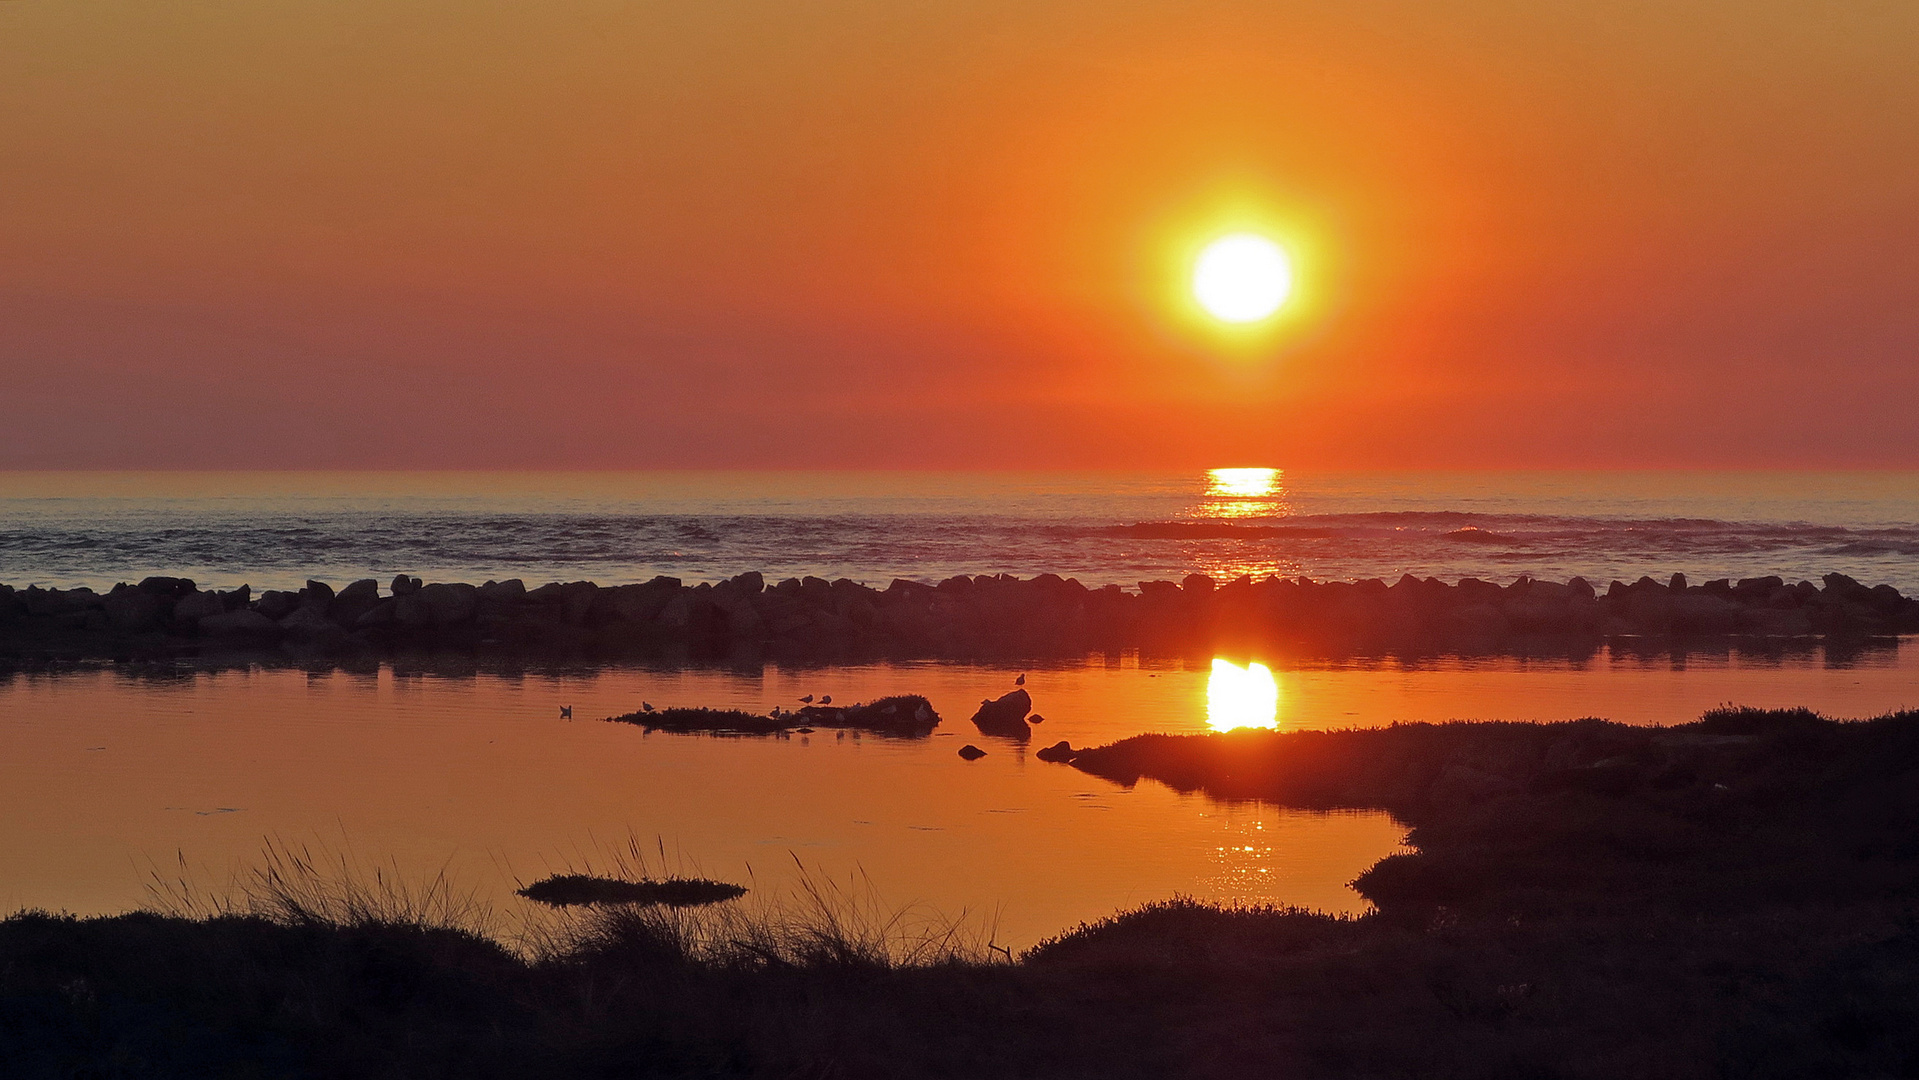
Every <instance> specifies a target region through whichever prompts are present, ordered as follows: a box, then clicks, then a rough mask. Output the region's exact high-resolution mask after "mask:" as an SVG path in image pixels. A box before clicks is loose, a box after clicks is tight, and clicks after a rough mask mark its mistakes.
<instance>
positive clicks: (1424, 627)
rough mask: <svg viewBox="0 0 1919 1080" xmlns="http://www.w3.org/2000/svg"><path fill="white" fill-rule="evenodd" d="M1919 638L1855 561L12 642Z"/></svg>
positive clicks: (20, 651)
mask: <svg viewBox="0 0 1919 1080" xmlns="http://www.w3.org/2000/svg"><path fill="white" fill-rule="evenodd" d="M1914 632H1919V601H1915V600H1913V599H1909V598H1907V597H1904V596H1901V595H1900V594H1899V592H1898V590H1896V589H1894V588H1893V587H1892V586H1890V585H1876V586H1867V585H1864V584H1862V583H1860V582H1858V581H1855V580H1853V579H1852V578H1849V577H1846V576H1845V575H1842V574H1828V575H1826V576H1825V578H1824V579H1823V581H1822V582H1821V583H1819V584H1814V583H1813V582H1810V581H1799V582H1787V581H1784V580H1782V579H1780V578H1777V577H1766V578H1749V579H1744V580H1740V581H1731V580H1718V581H1708V582H1705V583H1703V584H1698V585H1694V584H1689V583H1688V582H1687V581H1686V579H1685V578H1684V577H1683V576H1682V575H1677V574H1675V575H1673V577H1672V578H1671V579H1669V580H1666V581H1656V580H1653V579H1651V578H1641V579H1639V580H1638V581H1636V582H1631V583H1628V582H1621V581H1614V582H1611V583H1610V584H1608V585H1607V586H1605V587H1604V588H1603V589H1596V588H1594V587H1593V586H1592V585H1591V584H1590V583H1588V582H1586V581H1585V580H1583V579H1580V578H1574V579H1572V580H1571V581H1567V582H1554V581H1535V580H1532V579H1530V578H1525V577H1521V578H1519V579H1518V580H1516V581H1513V582H1511V583H1509V584H1506V585H1499V584H1495V583H1493V582H1488V581H1480V580H1475V579H1471V578H1467V579H1464V580H1461V581H1458V582H1443V581H1439V580H1437V579H1434V578H1415V577H1412V576H1410V575H1409V576H1406V577H1402V578H1400V579H1399V580H1398V581H1397V582H1392V583H1388V582H1386V581H1383V580H1380V579H1376V578H1375V579H1370V580H1366V581H1355V582H1315V581H1312V580H1310V579H1306V578H1297V579H1289V578H1267V579H1263V580H1258V581H1255V580H1253V579H1252V578H1250V577H1241V578H1239V579H1237V580H1234V581H1230V582H1226V583H1223V584H1222V583H1220V582H1218V581H1216V580H1214V579H1212V578H1209V577H1206V576H1203V575H1198V574H1194V575H1191V576H1189V577H1187V578H1186V579H1185V580H1183V581H1179V582H1172V581H1146V582H1140V583H1139V585H1138V587H1137V589H1132V590H1128V589H1122V588H1120V587H1119V586H1117V585H1108V586H1105V587H1103V588H1089V587H1087V586H1085V585H1083V584H1081V583H1080V582H1078V581H1076V580H1072V579H1063V578H1060V577H1058V576H1057V575H1053V574H1041V575H1039V576H1037V577H1031V578H1023V579H1022V578H1016V577H1013V576H1011V575H998V576H983V575H982V576H978V577H970V578H969V577H954V578H949V579H948V580H946V581H942V582H940V583H938V584H937V585H928V584H925V583H922V582H916V581H907V580H896V581H894V582H893V583H892V584H891V585H889V586H887V587H886V588H883V589H876V588H872V587H870V586H867V585H864V584H861V583H858V582H854V581H850V580H846V579H841V580H838V581H827V580H824V579H821V578H815V577H808V578H798V579H788V580H785V581H780V582H776V583H773V584H768V583H767V582H766V581H765V580H764V579H763V578H762V576H761V575H760V574H758V573H746V574H741V575H739V576H737V577H733V578H729V579H726V580H724V581H719V582H710V583H708V582H702V583H698V584H693V585H688V584H686V583H684V582H682V581H680V580H678V579H676V578H670V577H658V578H654V579H653V580H651V581H648V582H644V583H640V584H630V585H615V586H600V585H597V584H595V583H593V582H590V581H576V582H563V583H553V584H547V585H541V586H538V587H536V588H528V587H527V586H526V584H525V583H524V582H522V581H519V580H517V579H516V580H508V581H488V582H486V583H484V584H481V585H473V584H467V583H459V582H436V583H431V584H429V583H426V582H423V581H421V580H420V579H418V578H414V577H408V576H405V575H401V576H398V577H395V578H393V579H392V581H391V582H390V583H389V584H388V585H387V586H386V587H385V589H384V590H383V589H382V587H381V586H380V584H379V583H378V582H377V581H375V580H373V579H370V578H369V579H364V580H360V581H355V582H352V583H351V584H348V585H346V586H344V587H343V588H340V589H338V590H336V589H334V588H333V587H332V586H331V585H329V584H327V583H325V582H320V581H309V582H308V583H307V584H306V587H305V588H302V589H300V590H298V591H280V590H274V591H266V592H261V593H258V594H255V593H254V592H253V591H252V590H251V589H249V588H248V587H246V586H241V587H240V588H237V589H232V590H224V591H216V590H205V589H201V588H199V587H198V586H197V585H196V584H195V583H194V582H193V581H191V580H188V579H185V578H176V577H149V578H147V579H145V580H143V581H140V582H139V583H137V584H122V585H118V586H115V587H114V588H113V589H112V590H110V591H108V592H105V593H99V592H95V591H94V590H91V589H84V588H82V589H65V590H62V589H44V588H38V587H27V588H14V587H11V586H6V585H0V655H8V656H14V657H36V656H68V655H92V656H118V655H124V654H130V653H137V654H143V655H144V654H168V653H193V652H196V651H203V650H207V649H223V648H231V647H242V648H245V647H256V646H259V645H263V644H273V645H277V644H280V643H293V644H296V645H299V646H303V647H306V648H310V649H315V650H319V651H343V652H350V651H365V650H372V651H381V650H389V649H400V648H416V647H436V648H438V647H454V648H474V649H501V650H518V651H527V652H537V653H542V654H561V655H580V656H595V655H603V654H625V653H635V652H645V651H649V650H660V649H671V648H689V649H694V650H708V651H716V652H722V653H723V652H726V651H729V650H737V649H740V648H743V647H749V648H750V647H768V648H794V649H804V650H812V651H820V650H832V651H842V652H869V653H875V654H907V655H962V654H976V653H980V652H991V651H1023V652H1028V653H1035V654H1038V653H1065V652H1075V651H1085V650H1092V649H1119V648H1136V647H1143V648H1153V649H1169V650H1170V649H1199V648H1207V647H1213V646H1221V647H1225V646H1249V645H1251V646H1261V645H1263V646H1271V647H1286V646H1301V647H1308V648H1314V647H1319V648H1354V647H1390V648H1412V649H1421V650H1448V649H1461V650H1472V651H1497V650H1500V649H1503V648H1509V647H1517V646H1519V645H1522V644H1524V643H1526V642H1533V641H1540V640H1568V639H1577V640H1597V639H1601V638H1605V637H1609V636H1634V637H1643V638H1655V639H1665V638H1670V639H1692V638H1706V637H1721V636H1748V637H1762V638H1804V637H1811V636H1824V637H1841V638H1857V637H1869V636H1876V635H1891V634H1902V633H1914Z"/></svg>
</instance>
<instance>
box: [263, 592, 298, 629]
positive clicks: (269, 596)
mask: <svg viewBox="0 0 1919 1080" xmlns="http://www.w3.org/2000/svg"><path fill="white" fill-rule="evenodd" d="M299 607H300V594H299V593H294V592H287V591H285V590H284V589H268V590H267V591H266V592H263V593H261V594H260V598H259V599H258V600H255V601H254V602H253V610H255V611H257V612H259V613H260V614H262V615H265V616H266V617H267V618H269V619H272V620H273V621H274V622H279V621H280V620H281V619H284V618H286V617H287V616H288V615H291V614H293V613H294V611H296V610H298V609H299Z"/></svg>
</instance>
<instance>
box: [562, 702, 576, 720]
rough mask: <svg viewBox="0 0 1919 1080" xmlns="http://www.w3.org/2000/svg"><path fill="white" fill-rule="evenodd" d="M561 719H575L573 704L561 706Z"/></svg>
mask: <svg viewBox="0 0 1919 1080" xmlns="http://www.w3.org/2000/svg"><path fill="white" fill-rule="evenodd" d="M560 719H562V720H571V719H573V706H571V705H562V706H560Z"/></svg>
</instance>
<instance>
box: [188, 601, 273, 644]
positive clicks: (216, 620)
mask: <svg viewBox="0 0 1919 1080" xmlns="http://www.w3.org/2000/svg"><path fill="white" fill-rule="evenodd" d="M200 632H201V633H202V634H206V635H208V636H209V637H236V636H242V635H254V636H261V637H265V636H268V635H273V634H278V633H279V632H280V628H279V626H277V625H276V624H275V623H274V621H273V620H272V619H269V618H267V617H266V616H265V615H262V614H260V613H259V612H257V611H249V610H247V609H245V608H242V609H240V610H239V611H229V612H226V613H224V614H220V615H208V616H206V617H205V618H203V619H201V620H200Z"/></svg>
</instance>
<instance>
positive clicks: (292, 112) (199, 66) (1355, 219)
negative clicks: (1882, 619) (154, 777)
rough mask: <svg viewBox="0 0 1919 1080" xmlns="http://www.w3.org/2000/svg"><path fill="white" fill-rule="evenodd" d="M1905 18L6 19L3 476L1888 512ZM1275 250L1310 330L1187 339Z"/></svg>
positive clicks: (405, 1)
mask: <svg viewBox="0 0 1919 1080" xmlns="http://www.w3.org/2000/svg"><path fill="white" fill-rule="evenodd" d="M1914 56H1919V6H1916V5H1913V4H1911V3H1909V2H1905V0H1897V2H1880V3H1872V2H1856V3H1843V4H1840V3H1833V4H1826V3H1807V2H1802V0H1801V2H1791V3H1787V2H1778V0H1739V2H1724V0H1701V2H1695V3H1688V4H1683V5H1674V4H1671V3H1669V2H1641V3H1595V4H1559V3H1551V4H1546V3H1538V2H1536V0H1529V2H1461V0H1444V2H1433V0H1357V2H1353V3H1344V4H1339V5H1329V4H1304V3H1290V2H1277V3H1276V2H1272V0H1258V2H1252V0H1219V2H1213V3H1201V4H1193V3H1174V2H1139V0H1099V2H1092V0H1084V2H1082V0H1045V2H1019V3H1013V2H998V0H971V2H966V3H954V2H944V3H941V2H918V3H911V2H901V0H870V2H869V0H858V2H848V0H824V2H822V0H813V2H809V3H805V4H801V3H794V2H756V3H746V2H736V0H655V2H646V3H637V2H612V0H553V2H549V3H543V4H538V5H533V4H524V3H516V4H505V3H487V2H473V0H463V2H460V3H452V2H445V3H439V2H425V0H381V2H378V3H375V2H370V0H338V2H332V3H327V4H317V3H289V2H283V0H255V2H251V3H246V4H241V3H221V2H198V3H180V4H167V5H155V4H146V3H134V2H99V3H54V2H51V0H0V376H4V378H3V379H0V396H4V398H5V400H6V401H7V413H8V422H7V423H6V424H4V425H0V468H66V467H81V468H129V467H145V468H201V467H207V468H217V467H256V468H356V467H371V468H389V467H390V468H436V467H475V468H492V467H534V468H540V467H562V466H565V467H588V468H595V467H641V468H644V467H681V466H688V467H700V466H728V467H766V466H814V467H845V466H851V467H863V466H874V467H899V466H914V467H1019V468H1055V467H1069V468H1083V467H1116V468H1142V467H1143V468H1168V469H1170V468H1203V467H1208V466H1214V465H1227V464H1259V465H1277V466H1283V467H1293V468H1340V467H1345V468H1421V467H1468V468H1470V467H1562V466H1563V467H1587V466H1590V467H1642V466H1643V467H1662V466H1675V467H1676V466H1707V467H1717V466H1735V467H1736V466H1772V467H1779V466H1784V467H1795V466H1808V467H1811V466H1892V467H1913V466H1919V423H1915V421H1914V420H1913V403H1914V402H1919V364H1915V359H1916V358H1919V78H1915V77H1914V74H1913V64H1912V58H1913V57H1914ZM1246 226H1252V227H1257V228H1259V229H1261V230H1263V231H1267V232H1269V233H1271V234H1272V235H1274V236H1275V237H1276V238H1278V239H1279V240H1281V242H1282V243H1285V244H1286V245H1287V246H1288V247H1289V248H1290V249H1291V250H1292V251H1293V252H1294V255H1295V258H1296V261H1297V262H1298V270H1299V293H1298V296H1297V297H1296V301H1295V303H1294V304H1293V305H1291V306H1290V307H1289V309H1288V311H1287V313H1286V314H1285V315H1284V316H1283V317H1282V318H1281V319H1280V321H1279V322H1278V324H1277V325H1276V326H1274V327H1273V328H1272V330H1271V331H1270V332H1269V333H1265V334H1261V335H1255V336H1253V337H1251V338H1246V339H1239V338H1234V337H1232V336H1230V335H1224V334H1221V333H1219V332H1217V331H1216V330H1214V329H1213V328H1210V327H1208V326H1206V325H1204V324H1203V323H1202V322H1200V321H1198V320H1195V319H1194V318H1192V317H1191V314H1190V311H1188V310H1187V309H1188V308H1189V307H1190V302H1189V301H1188V300H1187V299H1186V298H1185V297H1184V295H1183V293H1182V290H1181V288H1180V278H1181V275H1182V274H1183V272H1184V268H1185V266H1186V263H1185V261H1184V260H1186V259H1188V258H1190V254H1191V251H1192V248H1193V245H1195V244H1196V243H1198V242H1200V241H1201V240H1203V239H1204V238H1206V237H1207V236H1209V235H1213V234H1216V233H1217V232H1219V231H1221V230H1226V229H1231V228H1237V227H1246Z"/></svg>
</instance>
